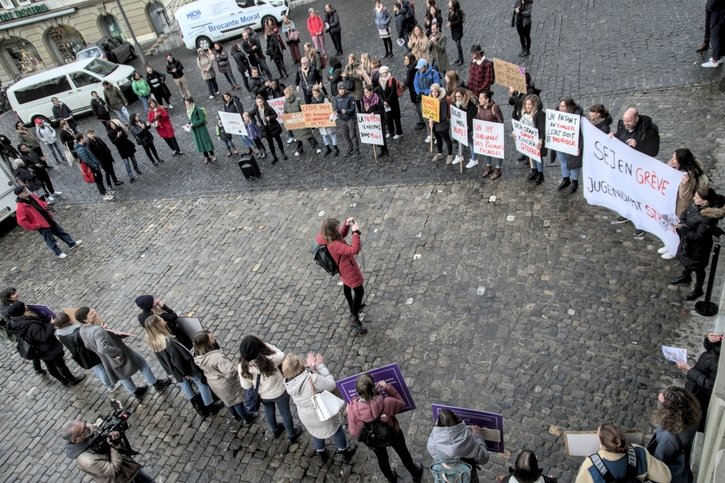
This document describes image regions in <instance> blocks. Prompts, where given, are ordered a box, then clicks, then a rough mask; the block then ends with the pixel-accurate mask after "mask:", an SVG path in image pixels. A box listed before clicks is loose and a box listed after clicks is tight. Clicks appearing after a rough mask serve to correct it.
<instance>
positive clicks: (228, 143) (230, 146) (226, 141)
mask: <svg viewBox="0 0 725 483" xmlns="http://www.w3.org/2000/svg"><path fill="white" fill-rule="evenodd" d="M222 142H223V143H224V146H226V147H227V149H228V150H229V152H230V153H231V152H232V149H237V148H236V147H235V146H234V142H233V141H232V140H231V139H223V140H222Z"/></svg>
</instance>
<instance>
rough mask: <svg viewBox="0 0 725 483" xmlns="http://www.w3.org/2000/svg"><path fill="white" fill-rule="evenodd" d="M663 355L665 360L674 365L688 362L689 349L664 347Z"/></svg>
mask: <svg viewBox="0 0 725 483" xmlns="http://www.w3.org/2000/svg"><path fill="white" fill-rule="evenodd" d="M662 355H663V356H665V359H667V360H668V361H672V362H674V363H678V362H687V349H680V348H679V347H670V346H667V345H663V346H662Z"/></svg>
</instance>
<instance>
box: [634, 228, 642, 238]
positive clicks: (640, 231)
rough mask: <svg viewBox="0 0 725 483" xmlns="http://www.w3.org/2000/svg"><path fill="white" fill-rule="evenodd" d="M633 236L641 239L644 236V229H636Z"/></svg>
mask: <svg viewBox="0 0 725 483" xmlns="http://www.w3.org/2000/svg"><path fill="white" fill-rule="evenodd" d="M634 238H635V239H637V240H642V239H643V238H644V230H637V231H635V232H634Z"/></svg>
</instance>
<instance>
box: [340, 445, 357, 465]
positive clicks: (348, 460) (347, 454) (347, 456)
mask: <svg viewBox="0 0 725 483" xmlns="http://www.w3.org/2000/svg"><path fill="white" fill-rule="evenodd" d="M356 451H357V445H356V444H355V443H353V442H350V443H348V444H347V448H346V449H344V450H343V451H338V453H340V454H341V455H342V462H343V463H345V464H346V465H350V464H352V457H353V455H354V454H355V452H356Z"/></svg>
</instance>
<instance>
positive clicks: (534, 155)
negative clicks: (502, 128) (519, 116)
mask: <svg viewBox="0 0 725 483" xmlns="http://www.w3.org/2000/svg"><path fill="white" fill-rule="evenodd" d="M511 125H512V126H513V131H514V140H515V142H514V145H515V146H516V151H518V152H520V153H521V154H523V155H524V156H528V157H529V158H531V159H533V160H534V161H539V162H541V151H540V150H539V148H537V147H536V146H537V145H538V144H539V130H538V129H536V128H535V127H533V126H527V125H526V124H524V123H523V122H519V121H517V120H516V119H511Z"/></svg>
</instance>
